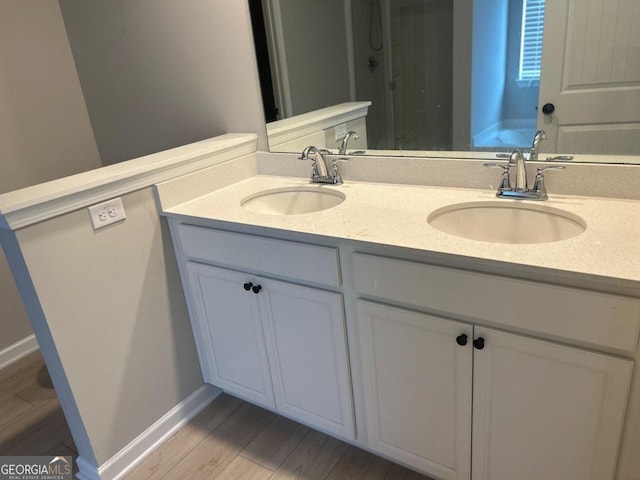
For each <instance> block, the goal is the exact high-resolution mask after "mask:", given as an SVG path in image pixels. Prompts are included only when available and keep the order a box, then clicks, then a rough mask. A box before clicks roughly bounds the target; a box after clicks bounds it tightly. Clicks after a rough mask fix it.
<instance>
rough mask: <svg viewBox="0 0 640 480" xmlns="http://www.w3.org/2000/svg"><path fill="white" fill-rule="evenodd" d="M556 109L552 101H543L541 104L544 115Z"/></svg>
mask: <svg viewBox="0 0 640 480" xmlns="http://www.w3.org/2000/svg"><path fill="white" fill-rule="evenodd" d="M555 110H556V106H555V105H554V104H553V103H545V104H544V105H543V106H542V113H544V114H545V115H551V114H552V113H553V112H555Z"/></svg>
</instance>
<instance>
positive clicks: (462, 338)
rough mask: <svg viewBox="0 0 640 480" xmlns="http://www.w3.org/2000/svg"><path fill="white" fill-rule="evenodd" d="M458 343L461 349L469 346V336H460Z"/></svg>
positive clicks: (457, 339) (464, 334) (457, 338)
mask: <svg viewBox="0 0 640 480" xmlns="http://www.w3.org/2000/svg"><path fill="white" fill-rule="evenodd" d="M456 343H457V344H458V345H460V346H461V347H464V346H465V345H466V344H467V334H466V333H463V334H462V335H458V336H457V337H456Z"/></svg>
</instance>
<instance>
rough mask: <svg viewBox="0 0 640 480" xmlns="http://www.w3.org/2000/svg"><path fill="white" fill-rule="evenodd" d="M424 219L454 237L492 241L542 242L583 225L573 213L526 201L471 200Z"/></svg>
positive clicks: (562, 236) (564, 235) (574, 232)
mask: <svg viewBox="0 0 640 480" xmlns="http://www.w3.org/2000/svg"><path fill="white" fill-rule="evenodd" d="M427 222H429V224H430V225H431V226H432V227H434V228H437V229H438V230H440V231H442V232H445V233H448V234H450V235H455V236H457V237H462V238H467V239H470V240H478V241H481V242H493V243H511V244H517V243H546V242H557V241H560V240H566V239H568V238H571V237H575V236H577V235H580V234H581V233H582V232H584V231H585V230H586V228H587V225H586V223H585V221H584V220H583V219H582V218H580V217H579V216H577V215H574V214H572V213H569V212H566V211H564V210H560V209H558V208H553V207H547V206H546V205H537V204H533V205H532V204H529V203H504V204H501V203H498V202H473V203H460V204H456V205H449V206H447V207H444V208H440V209H438V210H436V211H435V212H433V213H432V214H431V215H429V217H428V218H427Z"/></svg>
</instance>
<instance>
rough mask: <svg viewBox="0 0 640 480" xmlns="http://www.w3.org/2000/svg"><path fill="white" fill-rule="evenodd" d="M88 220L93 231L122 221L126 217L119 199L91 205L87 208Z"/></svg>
mask: <svg viewBox="0 0 640 480" xmlns="http://www.w3.org/2000/svg"><path fill="white" fill-rule="evenodd" d="M89 218H91V225H93V229H94V230H98V229H99V228H102V227H106V226H107V225H111V224H112V223H116V222H120V221H122V220H124V219H125V218H127V216H126V215H125V213H124V206H123V205H122V199H121V198H120V197H118V198H112V199H111V200H107V201H106V202H102V203H98V204H96V205H91V206H90V207H89Z"/></svg>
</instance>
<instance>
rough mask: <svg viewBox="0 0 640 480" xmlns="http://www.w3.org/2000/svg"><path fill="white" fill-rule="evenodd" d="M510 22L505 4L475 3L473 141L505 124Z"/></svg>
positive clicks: (490, 1) (478, 0) (472, 94)
mask: <svg viewBox="0 0 640 480" xmlns="http://www.w3.org/2000/svg"><path fill="white" fill-rule="evenodd" d="M507 22H508V5H507V3H506V2H495V1H493V0H476V1H474V2H473V26H474V30H473V59H472V62H473V63H472V66H473V73H472V75H473V77H472V87H471V88H472V91H471V102H472V104H471V136H472V137H473V136H475V135H477V134H478V133H481V132H482V131H484V130H485V129H487V128H489V127H491V126H492V125H494V124H496V123H498V122H500V121H501V120H502V103H503V95H504V84H505V80H504V72H505V70H506V57H507Z"/></svg>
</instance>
